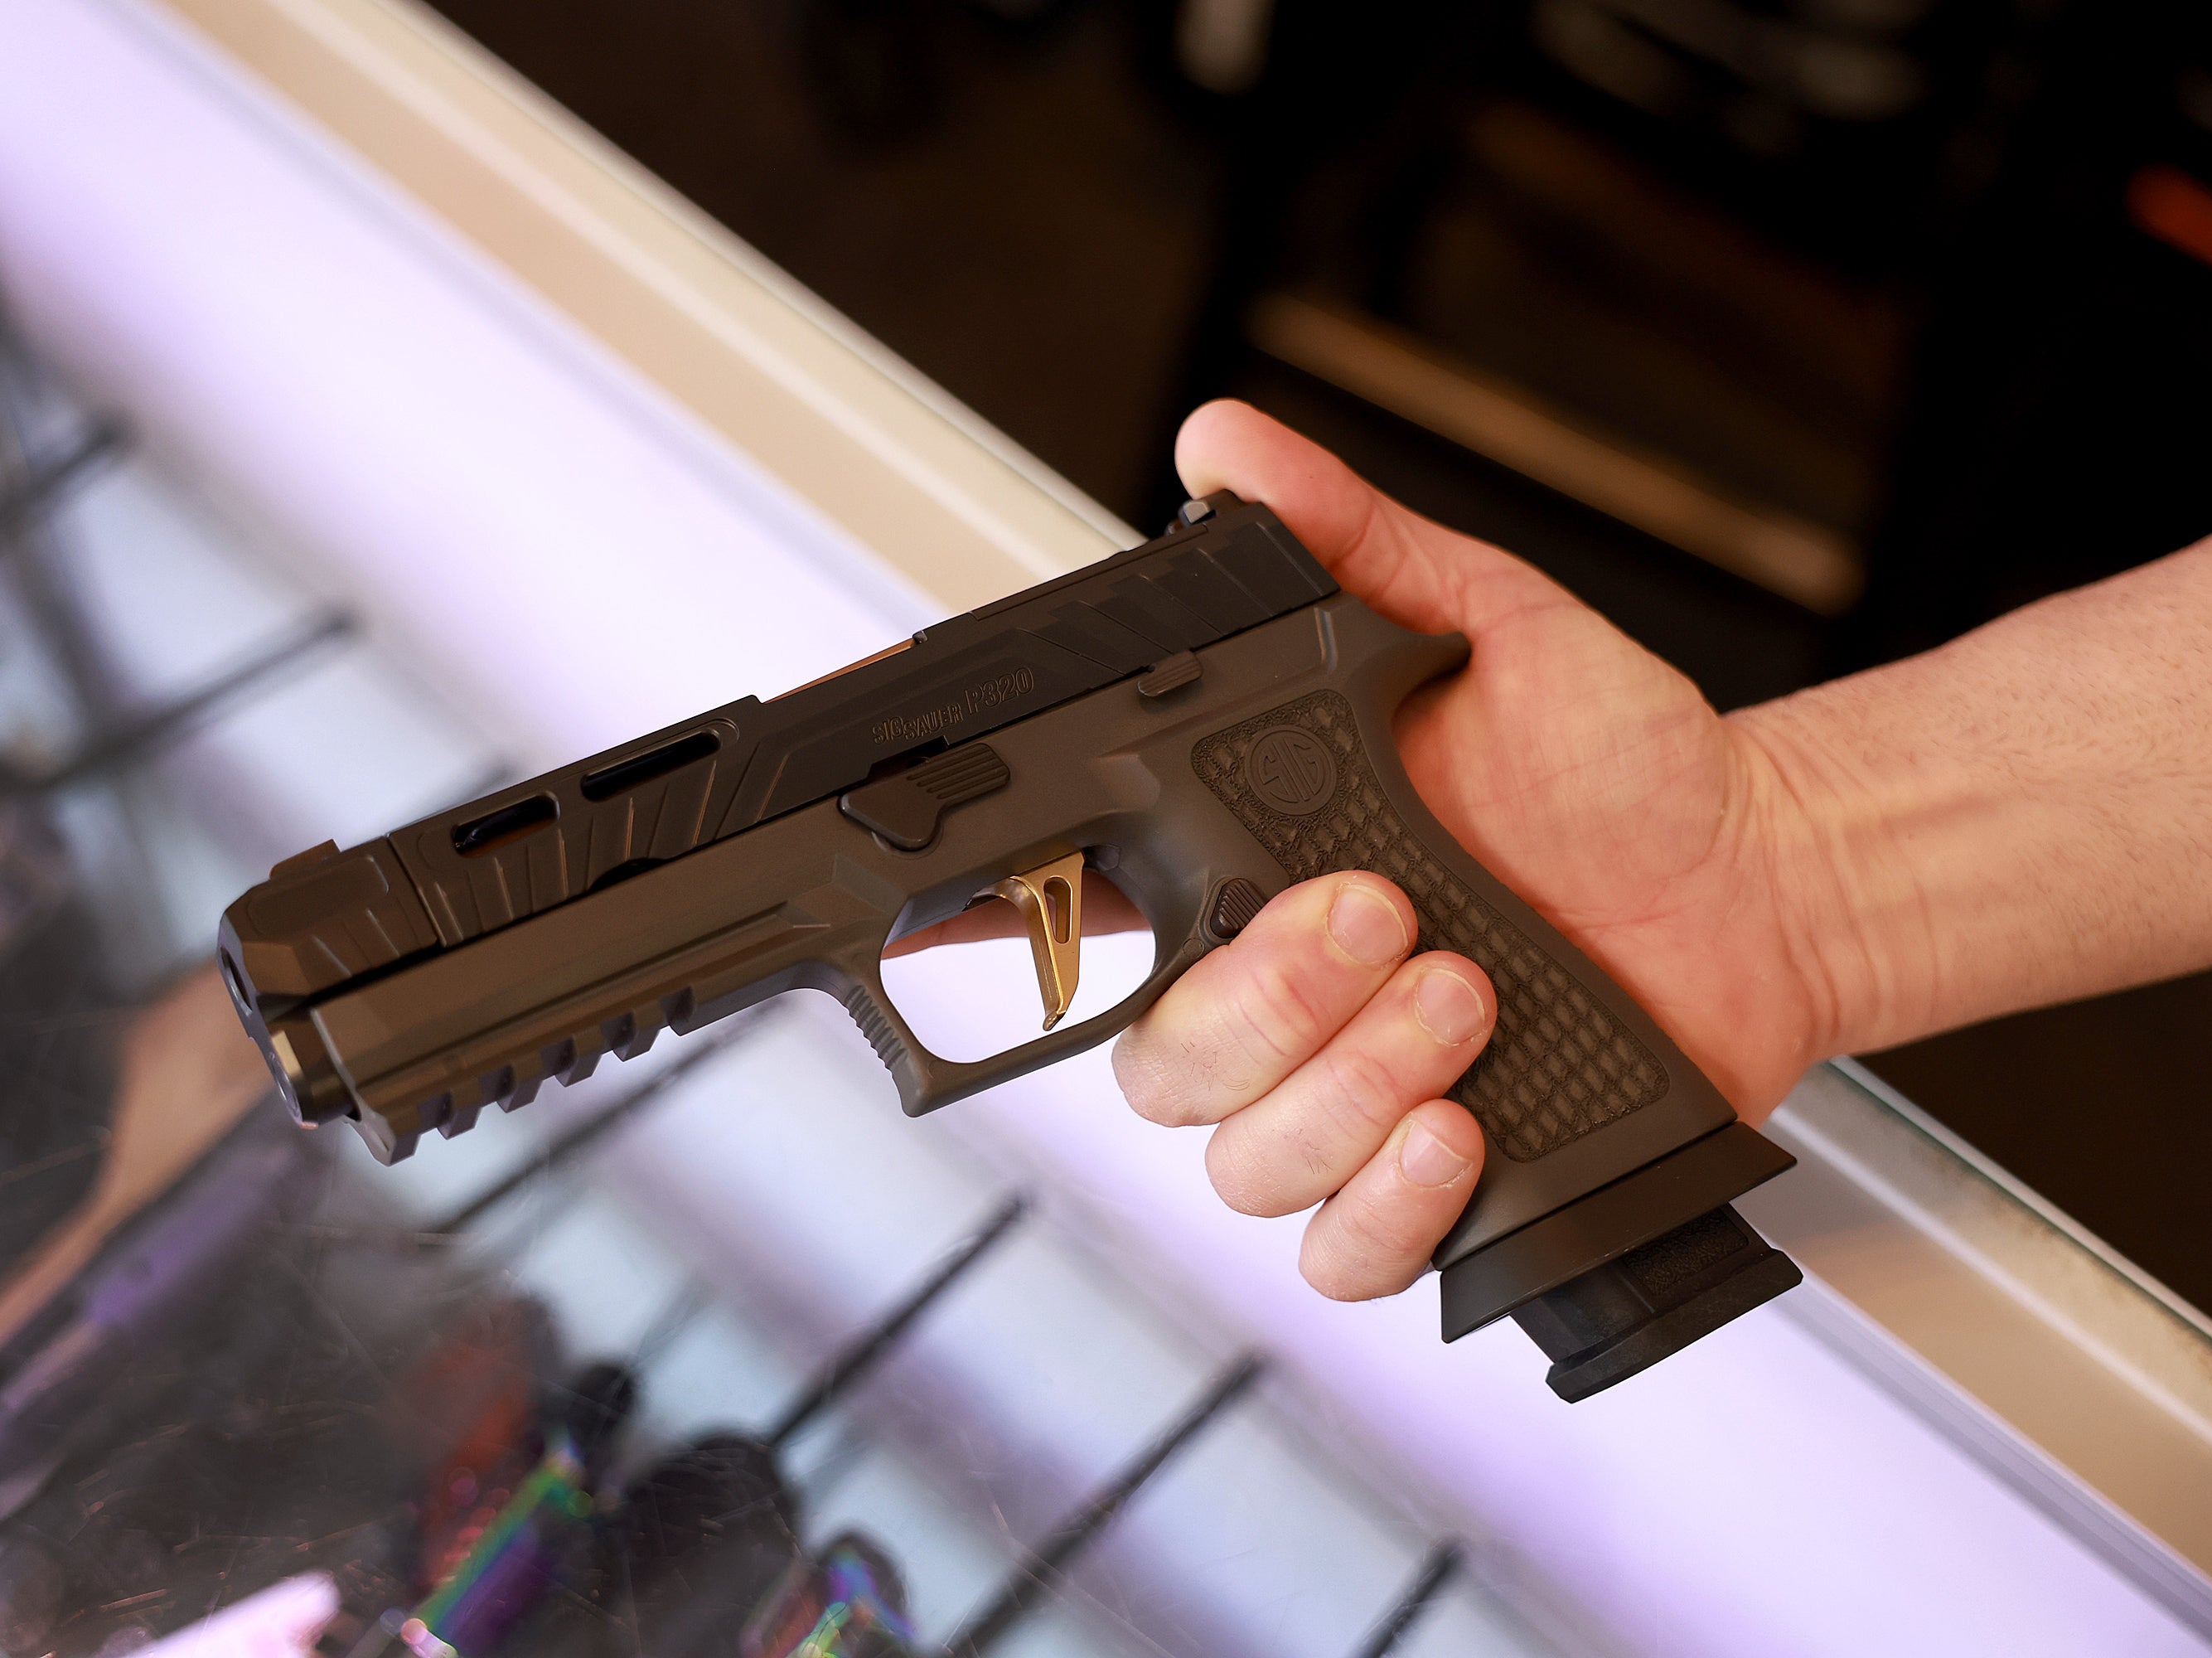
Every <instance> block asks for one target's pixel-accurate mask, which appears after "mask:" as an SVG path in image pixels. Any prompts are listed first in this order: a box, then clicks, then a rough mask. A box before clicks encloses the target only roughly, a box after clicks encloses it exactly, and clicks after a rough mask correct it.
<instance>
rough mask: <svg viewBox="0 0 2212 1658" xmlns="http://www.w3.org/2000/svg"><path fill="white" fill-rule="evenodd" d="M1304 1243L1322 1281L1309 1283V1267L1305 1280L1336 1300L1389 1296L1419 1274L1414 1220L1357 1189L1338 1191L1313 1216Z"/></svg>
mask: <svg viewBox="0 0 2212 1658" xmlns="http://www.w3.org/2000/svg"><path fill="white" fill-rule="evenodd" d="M1308 1244H1309V1248H1310V1253H1311V1254H1312V1256H1313V1258H1314V1265H1315V1266H1316V1267H1317V1268H1318V1269H1319V1270H1320V1271H1321V1272H1322V1277H1323V1278H1325V1280H1326V1282H1325V1283H1322V1282H1314V1273H1313V1272H1312V1271H1308V1272H1307V1275H1306V1276H1307V1278H1308V1281H1309V1282H1310V1283H1314V1288H1315V1289H1319V1290H1320V1291H1321V1292H1322V1294H1323V1295H1328V1296H1329V1297H1331V1298H1332V1299H1333V1300H1337V1301H1365V1300H1369V1299H1370V1298H1372V1297H1374V1296H1376V1295H1395V1294H1396V1293H1397V1292H1398V1291H1399V1290H1401V1289H1405V1288H1406V1286H1407V1285H1408V1284H1410V1283H1413V1280H1414V1279H1415V1278H1417V1277H1419V1276H1420V1271H1421V1265H1422V1263H1423V1262H1424V1261H1425V1259H1427V1257H1428V1247H1427V1244H1426V1242H1425V1240H1424V1238H1423V1237H1422V1236H1421V1233H1420V1226H1419V1222H1418V1220H1417V1219H1415V1218H1414V1217H1413V1216H1406V1215H1402V1214H1400V1213H1398V1212H1396V1206H1395V1205H1394V1204H1389V1203H1388V1202H1386V1201H1382V1200H1378V1199H1377V1198H1376V1197H1375V1196H1373V1195H1372V1194H1370V1193H1365V1192H1357V1191H1353V1192H1343V1193H1340V1194H1339V1196H1338V1197H1336V1198H1332V1199H1331V1200H1330V1202H1329V1204H1328V1207H1327V1208H1326V1209H1324V1210H1322V1213H1321V1214H1320V1215H1318V1216H1315V1218H1314V1225H1313V1227H1312V1228H1310V1229H1309V1233H1308ZM1301 1265H1302V1266H1303V1265H1304V1260H1303V1257H1302V1261H1301Z"/></svg>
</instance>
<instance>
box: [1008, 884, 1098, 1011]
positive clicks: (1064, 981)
mask: <svg viewBox="0 0 2212 1658" xmlns="http://www.w3.org/2000/svg"><path fill="white" fill-rule="evenodd" d="M991 890H992V891H993V892H994V893H997V894H998V895H999V896H1000V898H1002V899H1006V902H1008V903H1009V904H1011V905H1013V906H1014V908H1016V909H1017V910H1019V911H1021V912H1022V920H1023V922H1024V924H1025V925H1027V927H1028V928H1029V934H1030V954H1031V955H1032V956H1034V957H1035V958H1036V976H1037V994H1038V995H1039V996H1041V997H1043V998H1044V1027H1045V1028H1046V1029H1047V1030H1050V1029H1051V1028H1052V1027H1054V1025H1057V1024H1058V1023H1060V1019H1061V1017H1062V1016H1063V1015H1066V1012H1067V1009H1068V1004H1069V1003H1072V1002H1073V1001H1074V1000H1075V979H1076V974H1077V972H1078V970H1079V967H1080V966H1081V965H1082V950H1083V854H1082V853H1080V852H1070V853H1069V854H1068V855H1067V856H1066V857H1064V858H1054V860H1053V861H1052V862H1051V863H1041V864H1039V865H1038V866H1037V867H1036V869H1024V871H1022V873H1021V874H1019V875H1008V876H1007V877H1006V879H1005V880H1004V881H1000V883H999V884H998V885H997V886H995V887H993V888H991Z"/></svg>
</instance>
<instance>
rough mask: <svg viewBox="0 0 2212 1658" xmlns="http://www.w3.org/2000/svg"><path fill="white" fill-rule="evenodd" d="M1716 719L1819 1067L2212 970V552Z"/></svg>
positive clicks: (2177, 558) (2210, 547) (2181, 557)
mask: <svg viewBox="0 0 2212 1658" xmlns="http://www.w3.org/2000/svg"><path fill="white" fill-rule="evenodd" d="M1732 721H1733V722H1734V723H1735V726H1736V728H1737V729H1738V731H1739V733H1740V734H1741V736H1742V737H1743V738H1744V739H1745V740H1746V747H1747V749H1748V751H1749V752H1750V754H1751V756H1752V764H1753V766H1754V767H1757V768H1759V769H1760V771H1762V772H1763V774H1764V777H1765V784H1766V787H1765V790H1764V791H1763V792H1765V793H1766V794H1767V795H1768V796H1769V800H1768V806H1767V810H1768V811H1769V813H1770V814H1771V847H1772V855H1773V856H1774V860H1775V877H1774V879H1775V887H1776V891H1777V893H1778V901H1779V902H1780V904H1781V905H1782V906H1783V908H1784V924H1785V930H1786V932H1787V934H1788V936H1790V938H1791V939H1792V940H1793V941H1795V943H1794V948H1795V951H1796V954H1797V956H1798V966H1799V967H1800V969H1801V971H1802V972H1803V973H1804V975H1805V977H1806V978H1807V980H1808V984H1809V985H1810V986H1811V988H1812V991H1813V996H1814V1004H1815V1006H1816V1007H1818V1008H1819V1009H1820V1013H1819V1015H1818V1016H1819V1020H1820V1024H1821V1025H1822V1027H1823V1028H1820V1029H1818V1030H1816V1031H1815V1032H1814V1046H1815V1047H1816V1048H1817V1049H1819V1050H1820V1051H1822V1052H1827V1053H1833V1052H1845V1051H1865V1050H1870V1049H1875V1048H1880V1047H1883V1046H1887V1045H1890V1044H1893V1043H1896V1042H1900V1041H1905V1040H1909V1039H1911V1038H1913V1037H1916V1036H1921V1035H1924V1034H1927V1033H1929V1032H1931V1031H1936V1030H1942V1029H1948V1028H1950V1027H1954V1026H1958V1025H1962V1024H1968V1023H1971V1022H1972V1021H1976V1020H1980V1019H1985V1018H1990V1017H1992V1016H1994V1015H1997V1014H2001V1013H2006V1012H2009V1011H2012V1010H2015V1009H2020V1008H2025V1007H2032V1006H2037V1005H2040V1004H2043V1003H2051V1002H2059V1001H2064V1000H2068V999H2069V998H2072V997H2081V996H2087V995H2093V994H2095V993H2097V992H2099V991H2107V990H2113V989H2117V988H2118V987H2120V986H2123V985H2126V984H2141V983H2145V982H2148V981H2149V980H2152V979H2155V978H2166V977H2169V976H2171V975H2172V974H2176V973H2180V972H2189V971H2191V970H2192V969H2195V968H2199V967H2203V966H2207V965H2208V964H2212V542H2205V543H2202V544H2200V545H2198V546H2196V547H2193V548H2191V549H2190V550H2188V551H2187V552H2180V553H2176V554H2174V555H2173V556H2172V557H2171V558H2166V559H2162V560H2160V562H2159V563H2157V564H2151V565H2147V566H2145V567H2144V568H2142V569H2141V570H2133V571H2130V572H2129V573H2127V574H2126V575H2124V576H2117V577H2115V578H2113V579H2112V580H2111V581H2107V582H2100V583H2099V584H2097V585H2096V586H2094V587H2090V588H2082V589H2080V590H2078V591H2076V592H2073V593H2068V594H2060V595H2058V596H2057V597H2056V598H2053V599H2050V600H2044V601H2042V602H2041V603H2039V604H2036V605H2033V606H2030V607H2027V608H2026V609H2024V610H2021V611H2019V612H2016V613H2014V614H2012V615H2009V616H2007V617H2004V618H2002V619H1999V620H1998V621H1996V622H1993V623H1991V624H1990V625H1988V626H1987V627H1984V628H1981V629H1979V630H1978V631H1975V632H1973V633H1971V634H1969V635H1967V636H1966V637H1964V638H1961V639H1959V640H1956V641H1954V642H1953V643H1950V644H1948V645H1946V646H1944V647H1943V648H1942V649H1938V650H1935V651H1930V652H1929V653H1927V654H1926V655H1921V656H1917V657H1913V658H1911V659H1909V660H1907V661H1902V662H1897V663H1893V664H1891V665H1889V666H1887V667H1881V668H1878V669H1875V670H1874V671H1872V672H1870V673H1866V674H1858V675H1856V676H1854V677H1852V678H1850V679H1848V680H1838V681H1836V682H1834V683H1832V684H1830V685H1825V686H1817V687H1815V688H1814V689H1812V690H1810V691H1806V692H1800V693H1799V694H1797V695H1796V696H1793V697H1789V698H1784V699H1782V700H1781V701H1779V702H1774V703H1769V704H1764V705H1762V706H1760V707H1758V708H1754V709H1749V710H1744V711H1742V712H1741V713H1739V714H1737V715H1735V716H1732Z"/></svg>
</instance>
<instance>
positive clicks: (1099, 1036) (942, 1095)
mask: <svg viewBox="0 0 2212 1658" xmlns="http://www.w3.org/2000/svg"><path fill="white" fill-rule="evenodd" d="M1170 936H1172V935H1170ZM1212 948H1214V946H1213V944H1212V941H1211V940H1209V939H1208V938H1207V937H1206V934H1205V931H1204V930H1203V929H1202V928H1201V926H1200V924H1199V922H1198V921H1197V920H1195V919H1194V920H1192V921H1191V922H1190V923H1189V924H1188V926H1187V927H1186V928H1185V929H1184V930H1183V932H1182V942H1180V943H1178V944H1177V945H1176V947H1175V948H1174V949H1173V950H1172V951H1171V952H1164V953H1161V954H1155V956H1154V958H1153V962H1152V972H1149V973H1147V974H1146V976H1145V978H1144V980H1143V981H1142V982H1141V983H1140V984H1138V985H1137V987H1136V988H1135V989H1134V990H1133V991H1130V992H1129V994H1128V995H1127V996H1125V997H1122V998H1121V1000H1120V1001H1119V1002H1117V1003H1115V1004H1114V1005H1113V1006H1112V1007H1110V1008H1108V1009H1105V1010H1104V1011H1103V1012H1102V1013H1097V1014H1093V1015H1091V1017H1090V1018H1088V1019H1086V1020H1084V1021H1082V1022H1081V1023H1080V1024H1076V1025H1066V1026H1062V1027H1060V1029H1058V1030H1055V1031H1052V1032H1049V1033H1047V1034H1045V1035H1042V1036H1039V1037H1035V1038H1032V1039H1030V1040H1029V1041H1027V1042H1024V1043H1020V1044H1018V1045H1016V1046H1014V1047H1011V1048H1008V1049H1006V1051H1003V1052H1000V1053H994V1054H993V1055H991V1056H990V1057H989V1058H984V1059H966V1060H956V1059H946V1058H943V1057H942V1056H941V1055H939V1054H935V1053H933V1052H931V1051H930V1050H929V1049H928V1048H927V1047H926V1046H924V1045H923V1044H922V1042H921V1039H920V1038H919V1037H917V1036H916V1035H915V1033H914V1032H913V1030H912V1028H911V1027H909V1026H908V1024H907V1022H906V1021H905V1019H904V1018H903V1016H902V1015H900V1013H899V1011H898V1009H897V1007H896V1004H895V1003H893V1002H892V1000H891V998H890V993H889V992H888V991H885V990H884V983H883V976H882V973H881V972H880V970H879V962H871V963H870V964H869V965H868V971H867V972H866V975H865V976H862V975H858V974H855V975H853V979H854V983H853V985H852V988H851V989H850V990H849V991H847V992H846V993H845V994H844V995H843V996H842V997H840V998H839V999H840V1000H842V1002H843V1003H845V1008H846V1011H847V1012H848V1013H850V1014H851V1015H852V1016H853V1022H854V1024H856V1025H858V1026H859V1027H860V1033H861V1034H862V1035H863V1036H866V1038H867V1039H868V1042H869V1045H870V1046H872V1047H873V1048H874V1049H875V1050H876V1057H877V1058H878V1059H880V1060H882V1061H883V1064H884V1069H885V1070H889V1071H890V1074H891V1080H892V1081H893V1082H895V1083H896V1084H897V1086H898V1094H899V1108H900V1109H901V1110H902V1111H903V1112H905V1113H906V1114H907V1115H908V1116H909V1117H923V1116H927V1114H928V1113H929V1112H933V1111H935V1110H937V1109H938V1108H939V1107H940V1106H949V1105H951V1104H952V1103H953V1102H954V1101H956V1100H965V1099H967V1098H968V1097H969V1095H970V1094H981V1092H982V1091H983V1090H984V1089H986V1088H995V1087H997V1086H998V1085H999V1084H1000V1083H1001V1082H1012V1081H1013V1080H1014V1078H1016V1077H1018V1076H1028V1075H1029V1074H1030V1072H1031V1071H1034V1070H1042V1069H1043V1068H1044V1067H1045V1066H1047V1065H1049V1064H1054V1062H1056V1061H1058V1060H1061V1059H1065V1058H1068V1057H1069V1056H1070V1055H1072V1054H1077V1053H1081V1052H1084V1051H1085V1050H1087V1049H1090V1048H1095V1047H1097V1045H1099V1044H1100V1043H1102V1042H1105V1041H1109V1040H1111V1039H1113V1038H1115V1037H1116V1036H1119V1035H1120V1034H1121V1033H1122V1032H1123V1031H1125V1030H1127V1029H1128V1027H1130V1026H1131V1025H1133V1024H1134V1023H1135V1022H1136V1021H1137V1020H1138V1019H1139V1018H1140V1017H1142V1016H1143V1015H1144V1014H1145V1012H1146V1010H1147V1009H1150V1008H1151V1006H1152V1003H1155V1002H1157V1001H1158V1000H1159V999H1160V997H1161V996H1162V995H1163V994H1164V993H1165V992H1166V991H1167V988H1168V986H1169V985H1170V984H1174V983H1175V982H1176V979H1178V978H1182V976H1183V974H1184V973H1186V972H1189V971H1190V969H1191V968H1192V967H1193V966H1194V965H1196V964H1197V962H1198V961H1199V960H1200V959H1201V958H1203V957H1204V956H1205V955H1206V954H1207V952H1208V951H1210V950H1212Z"/></svg>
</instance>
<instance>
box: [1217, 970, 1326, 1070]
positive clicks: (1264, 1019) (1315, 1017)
mask: <svg viewBox="0 0 2212 1658" xmlns="http://www.w3.org/2000/svg"><path fill="white" fill-rule="evenodd" d="M1302 965H1303V964H1302V963H1299V962H1297V961H1295V960H1293V961H1281V960H1267V961H1264V962H1262V963H1261V964H1259V965H1258V966H1257V967H1256V969H1255V971H1254V972H1251V973H1250V974H1249V975H1248V976H1247V978H1246V979H1245V983H1244V988H1243V994H1242V995H1240V996H1238V997H1236V998H1235V1000H1234V1002H1233V1003H1231V1017H1232V1018H1233V1020H1234V1025H1233V1027H1232V1029H1233V1033H1234V1036H1235V1039H1237V1042H1238V1045H1240V1046H1241V1047H1242V1048H1243V1050H1244V1051H1246V1052H1247V1053H1248V1054H1250V1055H1251V1056H1252V1057H1253V1058H1258V1059H1264V1060H1269V1061H1273V1062H1275V1063H1278V1064H1281V1063H1285V1062H1287V1063H1289V1064H1297V1063H1298V1062H1299V1061H1301V1060H1303V1059H1304V1058H1305V1057H1306V1056H1307V1055H1308V1054H1309V1053H1310V1052H1311V1051H1313V1048H1314V1046H1315V1045H1316V1043H1317V1042H1318V1041H1319V1039H1320V1038H1321V1036H1322V1033H1323V1031H1324V1029H1325V1021H1324V1019H1323V1017H1322V1008H1321V1004H1320V1002H1319V999H1318V998H1317V997H1316V995H1315V991H1314V986H1313V984H1312V982H1311V976H1310V974H1308V973H1305V972H1300V971H1299V967H1300V966H1302Z"/></svg>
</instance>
